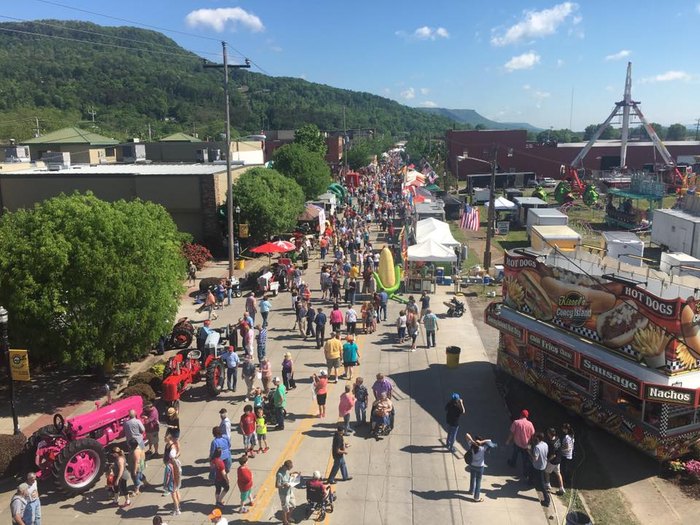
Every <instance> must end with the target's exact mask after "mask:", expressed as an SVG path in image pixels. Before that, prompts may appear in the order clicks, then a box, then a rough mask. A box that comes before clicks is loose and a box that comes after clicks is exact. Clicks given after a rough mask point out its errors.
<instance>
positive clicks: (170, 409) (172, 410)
mask: <svg viewBox="0 0 700 525" xmlns="http://www.w3.org/2000/svg"><path fill="white" fill-rule="evenodd" d="M175 412H177V410H175V408H173V407H170V408H169V409H168V415H169V416H172V415H173V414H174V413H175Z"/></svg>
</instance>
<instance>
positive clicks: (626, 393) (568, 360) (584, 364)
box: [485, 252, 700, 459]
mask: <svg viewBox="0 0 700 525" xmlns="http://www.w3.org/2000/svg"><path fill="white" fill-rule="evenodd" d="M504 266H505V278H504V280H503V302H502V303H493V304H492V305H490V306H489V307H488V308H487V310H486V312H485V321H486V322H487V324H490V325H491V326H494V327H495V328H497V329H498V330H499V331H500V332H501V337H500V347H499V352H498V366H499V367H500V368H501V369H502V370H504V371H505V372H507V373H508V374H510V375H512V376H514V377H516V378H517V379H519V380H521V381H523V382H525V383H527V384H528V385H530V386H532V387H533V388H535V389H537V390H539V391H540V392H542V393H543V394H545V395H547V396H548V397H550V398H552V399H554V400H555V401H557V402H559V403H561V404H563V405H565V406H566V407H568V408H570V409H571V410H573V411H574V412H577V413H579V414H581V415H582V416H583V417H585V418H586V419H589V420H590V421H592V422H594V423H595V424H597V425H599V426H601V427H603V428H605V429H606V430H608V431H609V432H611V433H613V434H615V435H617V436H618V437H620V438H622V439H624V440H625V441H628V442H629V443H631V444H632V445H634V446H635V447H637V448H639V449H641V450H643V451H644V452H646V453H647V454H650V455H652V456H654V457H657V458H658V459H668V458H673V457H677V456H679V455H682V454H684V453H685V452H687V451H688V450H689V448H690V447H691V446H692V445H693V444H694V443H696V442H699V441H700V410H699V408H698V405H699V401H700V395H699V392H700V361H699V359H700V304H698V301H696V299H695V298H694V297H688V298H681V297H674V298H669V297H658V296H656V295H654V294H652V293H650V292H648V291H647V290H646V289H644V287H643V286H642V285H637V284H636V283H634V282H617V281H615V280H614V279H610V277H609V276H607V278H606V277H603V276H602V275H601V276H595V275H587V274H583V273H576V272H573V271H571V270H569V269H564V268H560V267H557V266H554V265H547V264H545V263H543V262H541V261H540V260H538V258H536V257H534V256H530V255H521V254H516V253H513V252H508V253H506V258H505V263H504ZM622 281H624V280H622Z"/></svg>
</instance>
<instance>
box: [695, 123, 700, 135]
mask: <svg viewBox="0 0 700 525" xmlns="http://www.w3.org/2000/svg"><path fill="white" fill-rule="evenodd" d="M699 131H700V118H696V119H695V140H698V137H699V136H700V135H698V132H699Z"/></svg>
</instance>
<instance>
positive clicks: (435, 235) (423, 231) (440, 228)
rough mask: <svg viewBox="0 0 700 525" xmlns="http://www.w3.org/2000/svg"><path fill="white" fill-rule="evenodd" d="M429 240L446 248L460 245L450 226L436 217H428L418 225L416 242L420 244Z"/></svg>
mask: <svg viewBox="0 0 700 525" xmlns="http://www.w3.org/2000/svg"><path fill="white" fill-rule="evenodd" d="M428 239H432V240H434V241H436V242H437V243H438V244H443V245H445V246H459V245H460V243H459V242H458V241H456V240H455V238H454V237H453V236H452V232H451V231H450V226H449V224H447V223H446V222H443V221H441V220H438V219H436V218H434V217H428V218H427V219H423V220H420V221H418V222H417V223H416V242H417V243H418V244H420V243H422V242H424V241H426V240H428Z"/></svg>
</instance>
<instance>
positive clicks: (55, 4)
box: [35, 0, 238, 52]
mask: <svg viewBox="0 0 700 525" xmlns="http://www.w3.org/2000/svg"><path fill="white" fill-rule="evenodd" d="M35 1H36V2H41V3H42V4H49V5H53V6H56V7H63V8H65V9H72V10H73V11H80V12H81V13H87V14H90V15H96V16H102V17H104V18H109V19H111V20H118V21H119V22H126V23H128V24H136V25H138V26H142V27H148V28H150V29H157V30H158V31H166V32H168V33H176V34H179V35H185V36H191V37H195V38H201V39H204V40H213V41H214V42H220V40H219V39H218V38H212V37H209V36H204V35H199V34H197V33H187V32H186V31H178V30H176V29H167V28H165V27H158V26H152V25H148V24H144V23H143V22H137V21H135V20H129V19H128V18H119V17H117V16H112V15H105V14H103V13H98V12H96V11H89V10H87V9H81V8H79V7H73V6H72V5H66V4H60V3H58V2H51V1H50V0H35ZM234 51H235V50H234ZM236 52H238V51H236Z"/></svg>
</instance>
